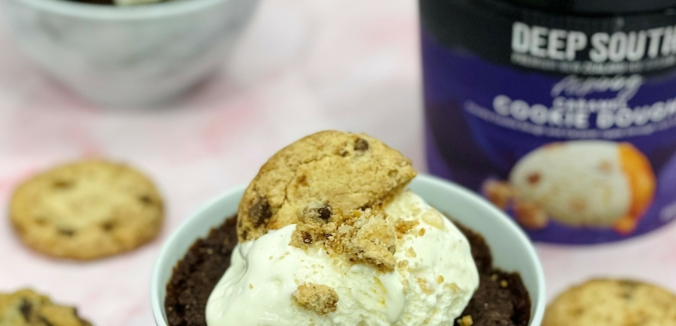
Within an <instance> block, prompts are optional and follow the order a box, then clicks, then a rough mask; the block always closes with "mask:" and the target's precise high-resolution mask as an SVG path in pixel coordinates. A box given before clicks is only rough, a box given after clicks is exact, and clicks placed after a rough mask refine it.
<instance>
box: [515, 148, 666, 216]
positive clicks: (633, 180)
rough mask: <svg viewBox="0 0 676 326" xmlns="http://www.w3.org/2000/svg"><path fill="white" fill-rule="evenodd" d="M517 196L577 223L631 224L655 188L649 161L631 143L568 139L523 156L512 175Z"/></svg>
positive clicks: (647, 203)
mask: <svg viewBox="0 0 676 326" xmlns="http://www.w3.org/2000/svg"><path fill="white" fill-rule="evenodd" d="M509 179H510V183H511V184H512V185H513V186H514V187H515V189H516V190H517V193H518V197H519V200H527V201H530V202H533V203H535V204H537V205H539V206H540V207H541V208H543V209H544V210H545V211H546V212H547V213H548V214H549V215H550V216H551V217H552V218H553V219H555V220H557V221H558V222H560V223H563V224H567V225H573V226H612V225H615V226H616V227H621V228H629V229H631V228H632V227H634V226H635V224H636V222H637V220H638V219H639V218H640V217H641V216H642V215H643V213H645V211H646V210H647V208H648V207H649V206H650V203H651V201H652V199H653V196H654V192H655V175H654V172H653V170H652V168H651V166H650V162H649V161H648V159H647V158H646V157H645V155H644V154H643V153H641V152H640V151H639V150H638V149H636V148H635V147H634V146H632V145H631V144H629V143H614V142H609V141H597V140H594V141H591V140H584V141H570V142H561V143H553V144H548V145H545V146H543V147H541V148H538V149H536V150H534V151H532V152H531V153H529V154H528V155H526V156H524V157H523V158H522V159H521V160H520V161H519V162H518V163H517V164H516V166H515V167H514V169H513V170H512V172H511V174H510V178H509Z"/></svg>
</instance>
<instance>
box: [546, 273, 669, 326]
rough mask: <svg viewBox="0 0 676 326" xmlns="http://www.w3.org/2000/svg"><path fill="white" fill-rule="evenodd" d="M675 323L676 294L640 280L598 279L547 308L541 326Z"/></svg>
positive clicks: (661, 325) (576, 287) (662, 324)
mask: <svg viewBox="0 0 676 326" xmlns="http://www.w3.org/2000/svg"><path fill="white" fill-rule="evenodd" d="M570 325H575V326H631V325H641V326H676V295H674V294H672V293H670V292H668V291H666V290H664V289H662V288H659V287H657V286H654V285H651V284H646V283H642V282H637V281H629V280H611V279H596V280H591V281H588V282H586V283H584V284H582V285H578V286H575V287H573V288H571V289H569V290H567V291H565V292H564V293H562V294H561V295H559V297H558V298H556V299H555V300H554V302H552V304H551V305H550V306H549V307H548V308H547V311H546V313H545V317H544V321H543V323H542V326H570Z"/></svg>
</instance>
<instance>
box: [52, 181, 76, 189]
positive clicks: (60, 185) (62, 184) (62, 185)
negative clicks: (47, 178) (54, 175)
mask: <svg viewBox="0 0 676 326" xmlns="http://www.w3.org/2000/svg"><path fill="white" fill-rule="evenodd" d="M52 186H53V187H54V188H56V189H68V188H71V187H72V186H73V182H71V181H67V180H56V181H54V183H53V184H52Z"/></svg>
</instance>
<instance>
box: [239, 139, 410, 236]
mask: <svg viewBox="0 0 676 326" xmlns="http://www.w3.org/2000/svg"><path fill="white" fill-rule="evenodd" d="M415 175H416V172H415V171H414V170H413V168H412V166H411V161H410V160H408V159H407V158H406V157H404V156H403V155H401V153H399V152H398V151H396V150H394V149H392V148H389V147H388V146H387V145H385V144H383V143H382V142H380V141H378V140H376V139H374V138H371V137H369V136H367V135H364V134H351V133H345V132H340V131H333V130H329V131H322V132H318V133H315V134H312V135H309V136H307V137H305V138H303V139H301V140H299V141H297V142H295V143H293V144H291V145H289V146H287V147H286V148H284V149H282V150H281V151H279V152H277V153H276V154H275V155H273V156H272V157H271V158H270V159H269V160H268V162H267V163H265V164H264V165H263V167H262V168H261V169H260V171H259V173H258V175H257V176H256V177H255V178H254V179H253V181H252V182H251V184H249V187H248V188H247V189H246V191H245V193H244V196H243V198H242V201H241V202H240V205H239V213H238V225H237V232H238V236H239V240H240V241H247V240H252V239H256V238H258V237H260V236H261V235H263V234H265V233H266V232H267V231H268V230H276V229H280V228H282V227H284V226H286V225H289V224H295V223H297V222H298V219H299V216H300V214H302V212H303V211H305V210H306V209H308V208H311V207H314V208H316V207H320V208H319V209H317V212H318V214H319V215H318V216H319V217H320V218H324V219H329V218H330V217H331V214H341V213H342V212H345V213H350V212H352V211H353V210H357V209H366V208H373V207H376V206H380V205H382V204H383V203H384V202H385V201H387V200H388V198H389V197H391V196H392V195H393V194H395V193H396V192H397V191H399V190H400V189H402V188H403V187H404V186H406V184H408V182H409V181H411V179H413V177H415ZM321 207H324V208H325V209H321Z"/></svg>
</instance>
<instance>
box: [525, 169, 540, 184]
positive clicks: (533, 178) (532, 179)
mask: <svg viewBox="0 0 676 326" xmlns="http://www.w3.org/2000/svg"><path fill="white" fill-rule="evenodd" d="M527 178H528V183H529V184H532V185H534V184H537V183H538V182H540V179H541V178H542V177H541V176H540V173H537V172H533V173H531V174H529V175H528V177H527Z"/></svg>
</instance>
